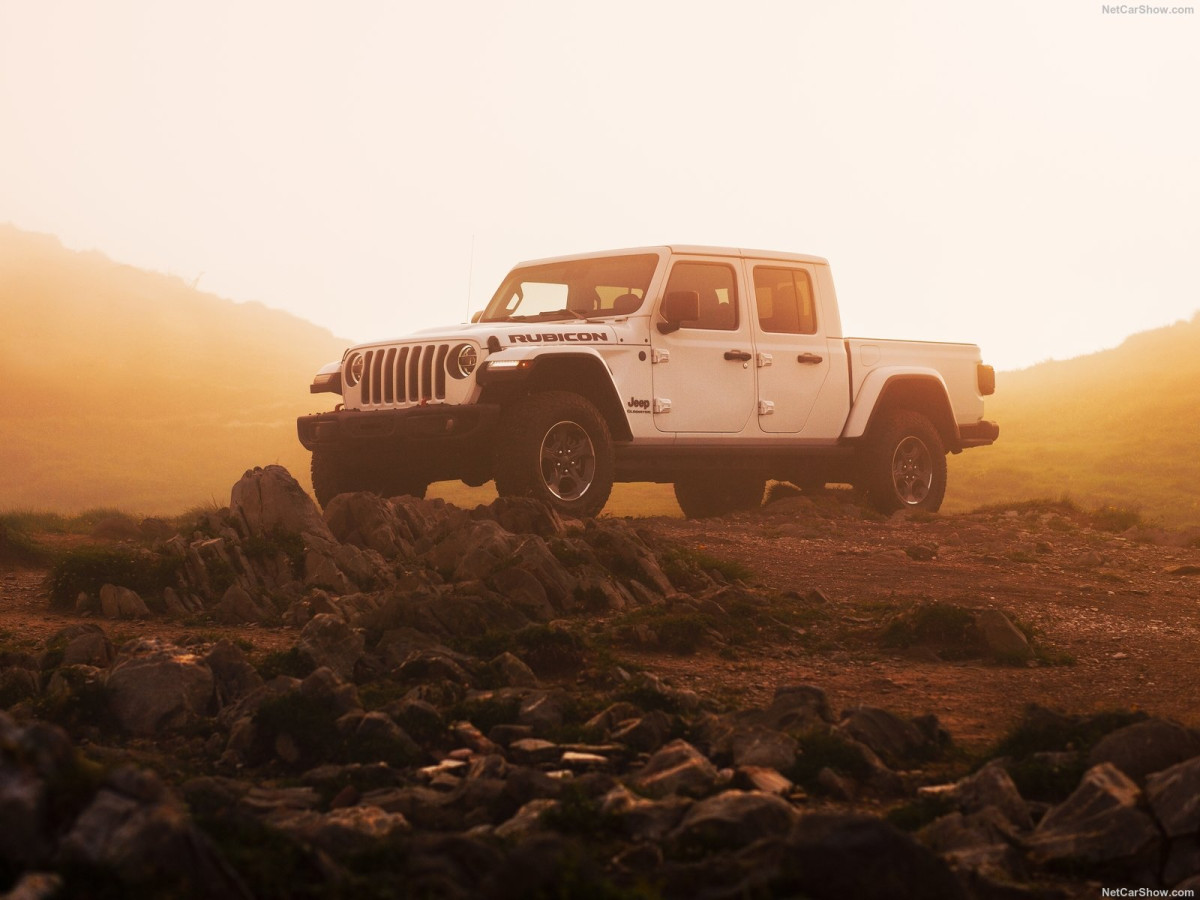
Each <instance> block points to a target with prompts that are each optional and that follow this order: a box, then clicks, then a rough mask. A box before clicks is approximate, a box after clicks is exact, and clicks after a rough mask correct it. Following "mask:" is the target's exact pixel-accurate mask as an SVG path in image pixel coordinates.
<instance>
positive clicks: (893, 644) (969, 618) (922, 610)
mask: <svg viewBox="0 0 1200 900" xmlns="http://www.w3.org/2000/svg"><path fill="white" fill-rule="evenodd" d="M879 643H880V646H882V647H885V648H889V649H898V650H906V649H908V648H909V647H914V646H931V647H934V648H937V649H938V651H939V653H940V654H941V655H942V656H943V657H944V658H946V659H970V658H972V657H975V656H979V655H980V654H981V653H984V652H986V648H985V647H983V646H982V644H981V641H980V638H979V633H978V631H977V630H976V628H975V614H974V612H973V611H971V610H969V609H964V608H963V607H961V606H953V605H950V604H944V603H923V604H920V605H918V606H916V607H913V608H912V609H909V610H905V611H904V612H902V613H900V614H899V615H897V616H896V617H895V618H893V619H892V621H891V622H889V623H888V624H887V626H886V627H885V628H884V630H883V633H882V634H881V635H880V638H879Z"/></svg>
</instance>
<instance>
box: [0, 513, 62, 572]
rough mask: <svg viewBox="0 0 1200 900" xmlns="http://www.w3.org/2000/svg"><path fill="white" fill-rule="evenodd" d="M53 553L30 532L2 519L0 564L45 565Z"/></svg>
mask: <svg viewBox="0 0 1200 900" xmlns="http://www.w3.org/2000/svg"><path fill="white" fill-rule="evenodd" d="M52 559H53V554H52V553H51V552H50V551H49V550H47V549H46V548H45V547H43V546H41V545H40V544H39V543H38V542H37V541H35V540H34V539H33V538H31V537H30V536H29V534H28V533H26V532H24V531H21V530H19V529H14V528H12V527H11V526H9V525H8V524H7V523H5V522H4V521H0V565H15V566H44V565H47V564H48V563H49V562H50V561H51V560H52Z"/></svg>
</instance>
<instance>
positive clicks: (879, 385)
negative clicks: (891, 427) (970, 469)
mask: <svg viewBox="0 0 1200 900" xmlns="http://www.w3.org/2000/svg"><path fill="white" fill-rule="evenodd" d="M876 375H878V376H880V377H875V376H876ZM896 409H911V410H912V411H913V412H917V413H920V414H921V415H923V416H925V417H926V418H927V419H929V421H930V422H931V423H932V424H933V427H934V428H936V429H937V432H938V435H939V436H940V437H941V439H942V443H943V444H944V445H945V448H946V449H947V450H948V451H950V452H958V451H959V450H961V449H962V445H961V441H960V438H959V433H958V424H957V423H956V422H955V420H954V410H953V408H952V407H951V405H950V394H949V391H947V389H946V383H945V382H944V381H943V380H942V377H941V375H940V374H938V373H937V372H936V371H934V370H931V369H926V370H911V371H901V372H891V373H875V372H873V373H871V375H870V376H868V377H867V380H866V381H865V382H864V383H863V386H862V389H861V390H860V391H859V395H858V399H857V401H856V402H855V404H854V408H853V409H852V410H851V412H850V417H849V418H848V419H847V422H846V428H845V430H844V431H843V433H842V437H843V438H861V437H864V436H869V435H870V434H871V433H872V431H873V429H875V428H876V427H877V426H878V424H879V423H880V422H881V421H882V420H883V418H884V417H885V416H886V414H887V413H889V412H891V411H892V410H896Z"/></svg>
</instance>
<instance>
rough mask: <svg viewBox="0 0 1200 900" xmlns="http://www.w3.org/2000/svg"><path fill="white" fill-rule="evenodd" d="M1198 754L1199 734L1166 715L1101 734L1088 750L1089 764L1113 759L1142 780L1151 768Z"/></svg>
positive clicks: (1109, 761)
mask: <svg viewBox="0 0 1200 900" xmlns="http://www.w3.org/2000/svg"><path fill="white" fill-rule="evenodd" d="M1194 756H1200V735H1197V734H1196V732H1195V731H1193V730H1192V729H1190V728H1184V727H1183V726H1182V725H1180V724H1178V723H1176V722H1169V721H1167V720H1165V719H1147V720H1145V721H1144V722H1135V723H1133V724H1132V725H1127V726H1125V727H1124V728H1119V729H1117V730H1116V731H1114V732H1111V733H1110V734H1107V735H1105V736H1104V737H1103V738H1101V739H1100V740H1099V741H1098V742H1097V743H1096V745H1095V746H1094V747H1092V750H1091V752H1090V753H1089V754H1088V758H1087V762H1088V765H1089V766H1096V765H1099V764H1100V763H1104V762H1107V763H1112V764H1113V765H1114V766H1116V767H1117V768H1118V769H1120V770H1121V771H1122V772H1124V773H1125V774H1126V775H1128V776H1129V777H1130V778H1132V779H1133V780H1134V781H1136V782H1137V783H1139V784H1142V783H1144V782H1145V780H1146V776H1147V775H1149V774H1151V773H1152V772H1160V771H1162V770H1163V769H1167V768H1170V767H1171V766H1173V765H1175V764H1176V763H1181V762H1183V761H1184V760H1188V759H1191V758H1192V757H1194Z"/></svg>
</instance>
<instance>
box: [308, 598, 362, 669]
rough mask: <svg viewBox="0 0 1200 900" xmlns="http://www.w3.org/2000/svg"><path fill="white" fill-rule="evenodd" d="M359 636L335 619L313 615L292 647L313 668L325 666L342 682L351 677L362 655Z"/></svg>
mask: <svg viewBox="0 0 1200 900" xmlns="http://www.w3.org/2000/svg"><path fill="white" fill-rule="evenodd" d="M365 645H366V642H365V640H364V638H363V636H362V634H361V633H360V632H358V631H356V630H355V629H353V628H351V627H350V626H349V625H347V624H346V623H345V622H343V621H342V620H341V619H339V618H338V617H337V616H334V615H331V614H329V613H321V614H320V615H316V616H313V618H312V619H311V621H309V623H308V624H307V625H305V626H304V628H303V629H302V630H301V632H300V640H299V642H298V643H297V645H296V648H297V649H298V650H299V651H300V652H301V653H302V654H304V655H305V656H307V657H308V658H309V659H310V660H312V661H313V664H314V665H316V666H317V667H322V666H325V667H328V668H330V669H332V670H333V671H334V672H336V673H337V674H338V676H340V677H341V678H343V679H345V680H350V679H352V678H353V677H354V665H355V663H357V662H358V661H359V660H360V659H361V658H362V655H363V649H364V647H365Z"/></svg>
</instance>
